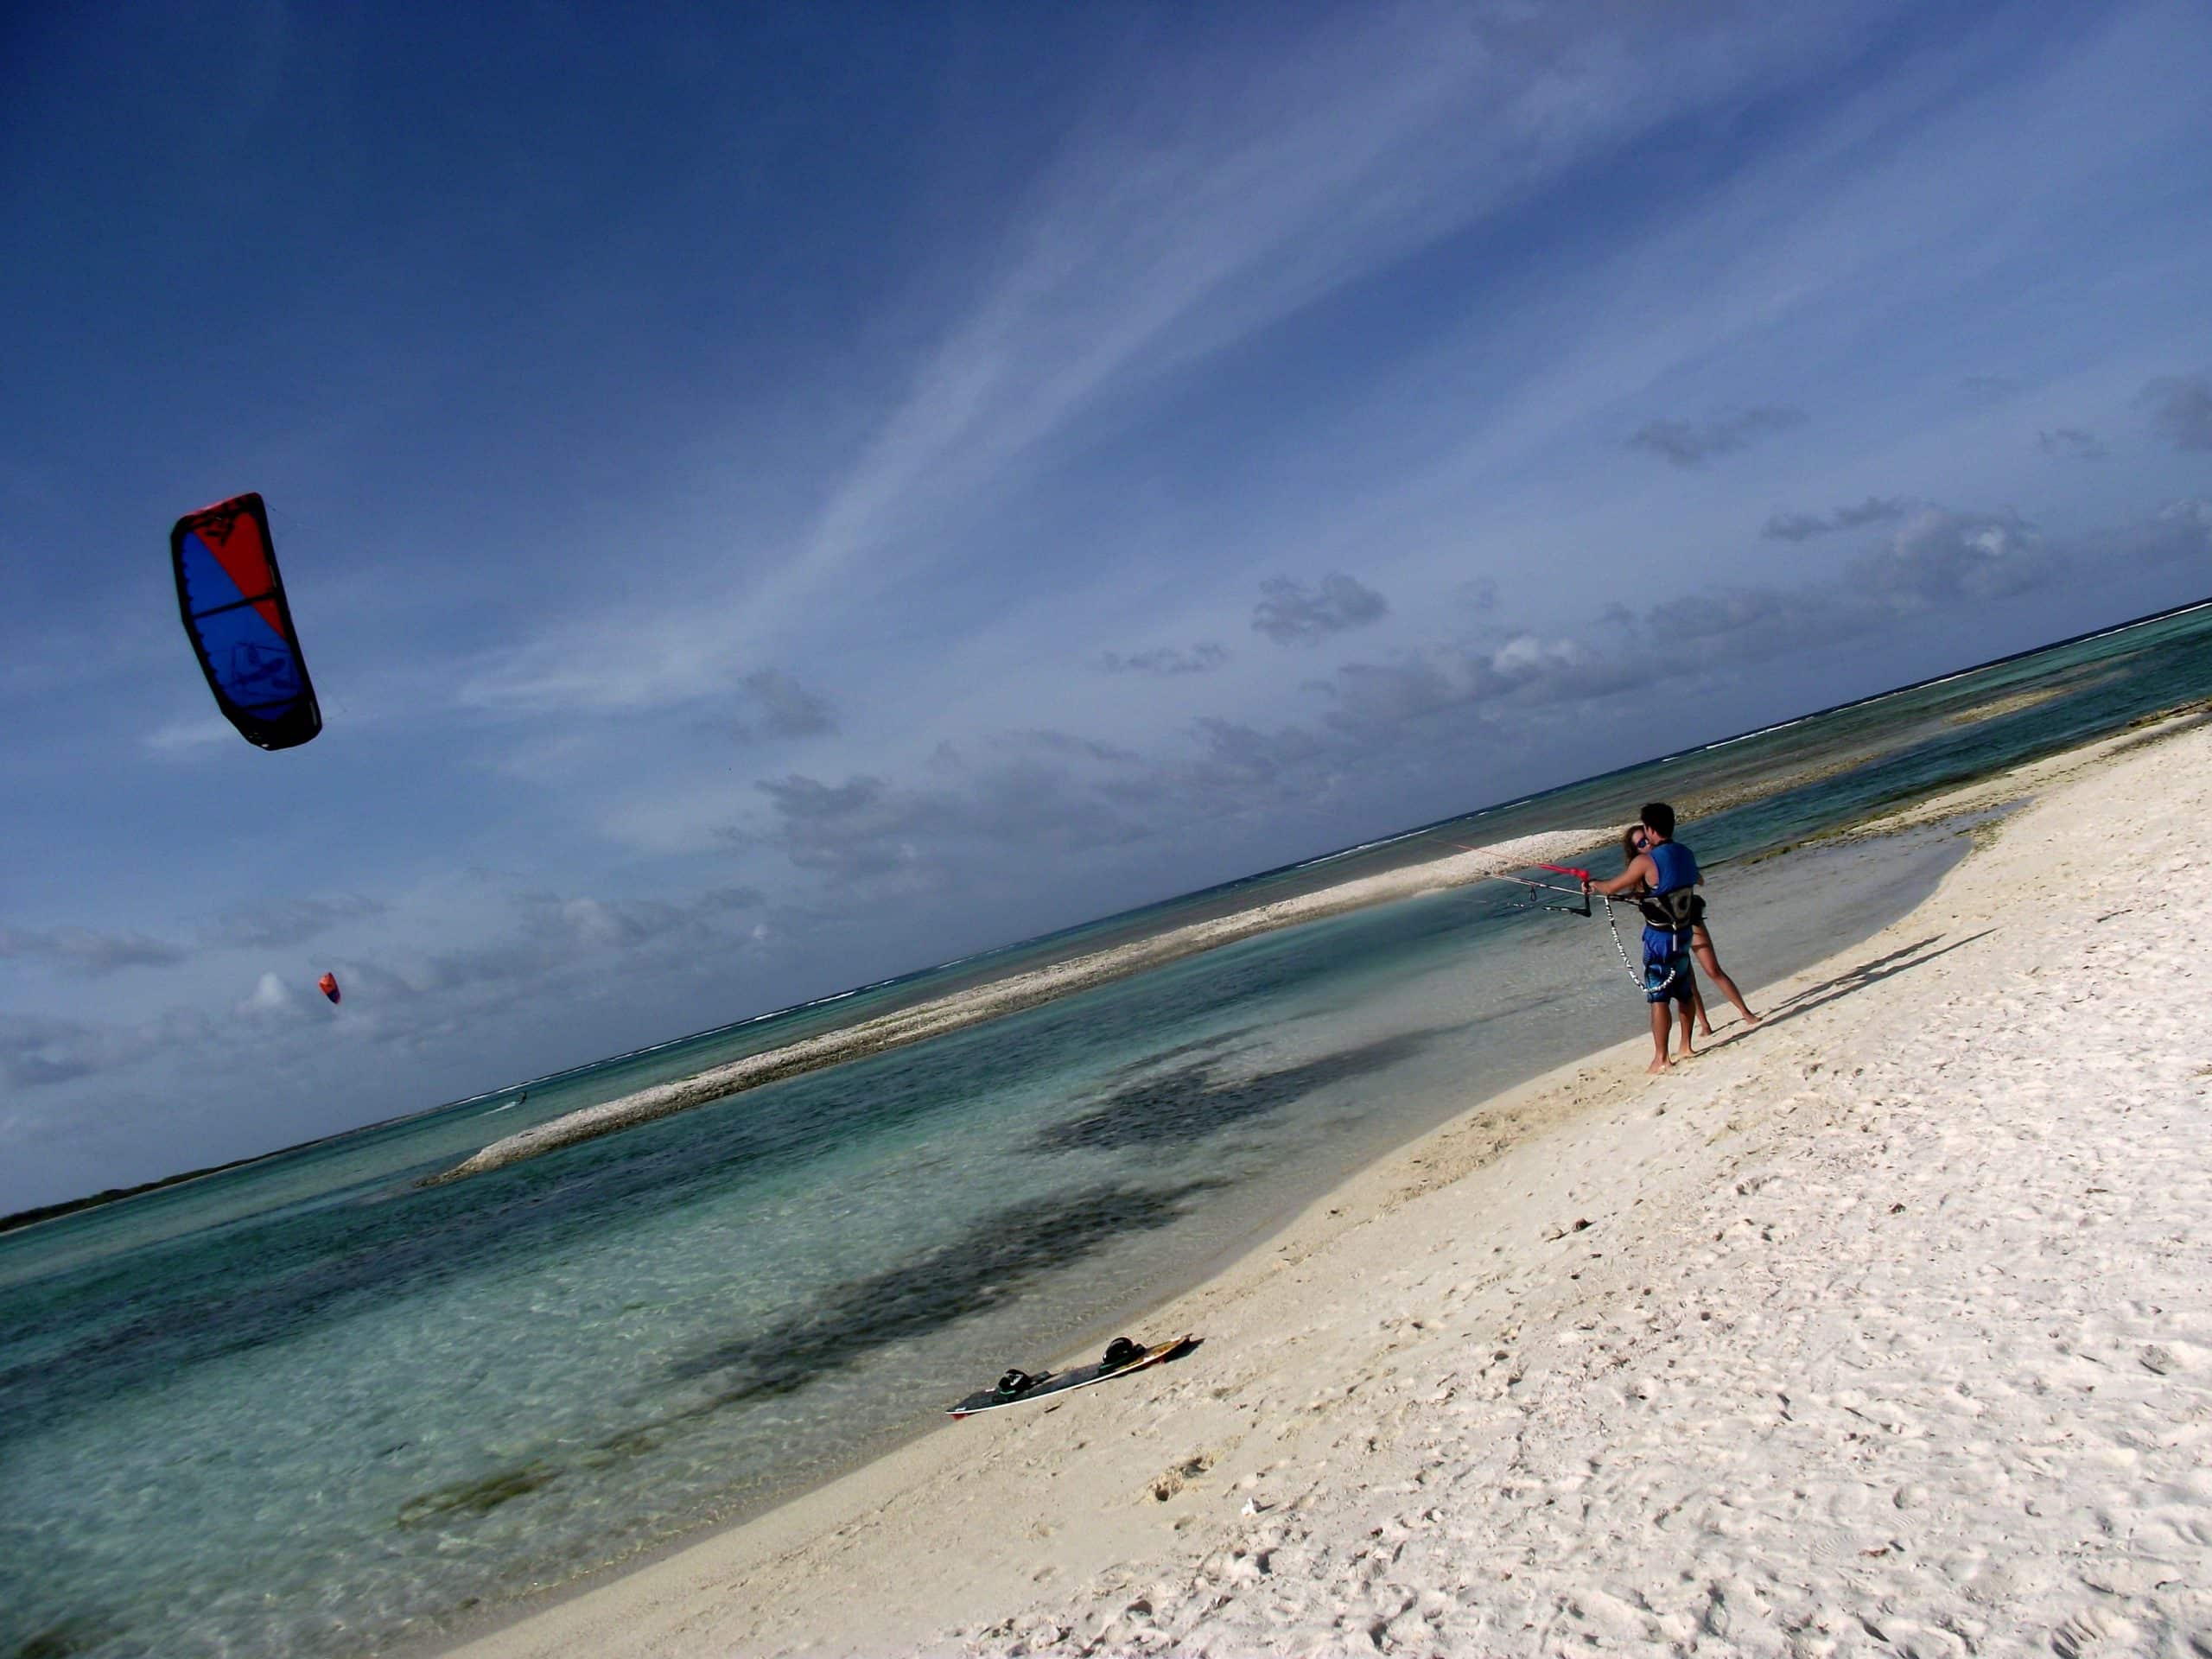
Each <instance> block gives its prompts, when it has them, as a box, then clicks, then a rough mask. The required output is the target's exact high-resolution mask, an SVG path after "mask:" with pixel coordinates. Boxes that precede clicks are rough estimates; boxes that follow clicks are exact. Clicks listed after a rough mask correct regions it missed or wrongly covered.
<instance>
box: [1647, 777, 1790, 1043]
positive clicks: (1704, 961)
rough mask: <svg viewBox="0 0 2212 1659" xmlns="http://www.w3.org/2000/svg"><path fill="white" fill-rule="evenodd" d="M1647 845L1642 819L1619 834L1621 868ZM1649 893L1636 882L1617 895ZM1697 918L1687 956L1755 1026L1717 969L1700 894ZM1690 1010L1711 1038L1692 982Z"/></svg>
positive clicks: (1754, 1019)
mask: <svg viewBox="0 0 2212 1659" xmlns="http://www.w3.org/2000/svg"><path fill="white" fill-rule="evenodd" d="M1650 844H1651V832H1650V830H1649V829H1647V828H1645V826H1644V825H1643V823H1642V821H1641V820H1639V821H1638V822H1637V823H1631V824H1630V825H1629V827H1628V828H1627V829H1624V830H1622V831H1621V863H1622V865H1623V866H1624V868H1625V867H1626V866H1629V865H1632V864H1634V863H1635V862H1636V858H1637V854H1638V853H1641V852H1643V851H1645V850H1647V849H1649V846H1650ZM1646 892H1649V887H1646V886H1645V885H1644V884H1643V883H1641V882H1639V883H1637V885H1635V886H1633V887H1627V888H1624V890H1623V891H1622V893H1621V895H1620V896H1621V897H1623V898H1627V899H1635V898H1637V897H1639V896H1640V895H1641V894H1643V893H1646ZM1696 916H1697V920H1696V921H1695V922H1694V924H1693V925H1692V926H1691V928H1690V954H1691V955H1692V956H1693V957H1696V958H1697V964H1698V966H1699V967H1700V968H1702V969H1705V971H1706V973H1707V975H1708V976H1710V977H1711V978H1712V980H1713V983H1714V984H1716V985H1718V986H1719V988H1720V991H1721V995H1724V996H1726V998H1727V999H1728V1000H1729V1001H1731V1002H1733V1003H1734V1004H1735V1005H1736V1009H1737V1012H1738V1013H1739V1014H1742V1015H1743V1016H1744V1023H1745V1025H1751V1026H1755V1025H1757V1024H1758V1022H1759V1017H1758V1015H1757V1014H1753V1013H1752V1012H1751V1004H1750V1003H1748V1002H1746V1001H1744V994H1743V993H1742V992H1741V991H1739V990H1738V989H1737V988H1736V982H1735V981H1734V980H1732V979H1731V978H1729V977H1728V976H1727V974H1726V971H1725V970H1724V969H1722V968H1721V966H1720V953H1719V951H1718V950H1714V949H1713V935H1712V933H1711V932H1710V931H1707V928H1706V925H1705V899H1704V897H1703V895H1701V894H1700V896H1699V898H1698V900H1697V909H1696ZM1690 1007H1692V1008H1694V1010H1695V1011H1696V1014H1697V1027H1698V1031H1697V1034H1698V1035H1699V1036H1700V1037H1710V1036H1712V1035H1713V1022H1712V1021H1711V1020H1708V1019H1707V1018H1706V1017H1705V998H1704V996H1703V995H1701V994H1700V992H1699V991H1698V989H1697V988H1696V986H1695V984H1694V983H1693V984H1692V986H1691V988H1690Z"/></svg>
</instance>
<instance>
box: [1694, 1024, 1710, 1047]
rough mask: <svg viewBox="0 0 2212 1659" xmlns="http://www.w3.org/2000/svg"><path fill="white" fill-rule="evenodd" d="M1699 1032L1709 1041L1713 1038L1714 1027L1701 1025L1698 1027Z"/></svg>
mask: <svg viewBox="0 0 2212 1659" xmlns="http://www.w3.org/2000/svg"><path fill="white" fill-rule="evenodd" d="M1697 1034H1698V1035H1699V1036H1700V1037H1702V1038H1704V1039H1705V1040H1706V1041H1707V1042H1708V1043H1709V1042H1711V1041H1712V1040H1713V1027H1711V1026H1700V1027H1698V1033H1697Z"/></svg>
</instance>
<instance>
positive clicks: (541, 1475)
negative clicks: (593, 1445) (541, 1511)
mask: <svg viewBox="0 0 2212 1659" xmlns="http://www.w3.org/2000/svg"><path fill="white" fill-rule="evenodd" d="M559 1478H561V1471H559V1470H557V1469H554V1468H550V1467H549V1466H548V1465H545V1464H543V1463H537V1462H531V1463H525V1464H522V1465H518V1466H517V1467H515V1468H512V1469H502V1470H499V1471H495V1472H494V1473H492V1474H488V1475H481V1476H479V1477H477V1478H475V1479H473V1480H457V1481H454V1482H453V1483H452V1484H450V1485H446V1486H441V1487H439V1488H438V1489H437V1490H436V1491H431V1492H425V1493H423V1496H422V1497H411V1498H410V1499H408V1500H407V1502H406V1503H403V1504H401V1505H400V1506H399V1516H398V1522H397V1524H398V1525H400V1526H403V1527H421V1526H428V1525H431V1524H433V1523H435V1522H443V1521H449V1520H455V1519H458V1518H460V1517H461V1516H486V1515H489V1514H491V1513H492V1511H493V1510H496V1509H498V1508H499V1505H501V1504H502V1503H511V1502H512V1501H513V1500H514V1499H516V1498H518V1497H524V1496H526V1495H528V1494H529V1493H531V1492H534V1491H537V1490H538V1489H539V1488H541V1487H544V1486H550V1485H551V1484H553V1483H554V1482H555V1481H556V1480H558V1479H559Z"/></svg>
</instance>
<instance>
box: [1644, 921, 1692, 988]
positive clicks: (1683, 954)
mask: <svg viewBox="0 0 2212 1659" xmlns="http://www.w3.org/2000/svg"><path fill="white" fill-rule="evenodd" d="M1696 986H1697V982H1696V980H1694V978H1692V977H1691V975H1690V931H1689V929H1688V928H1684V929H1682V931H1681V932H1679V933H1677V932H1675V931H1674V930H1673V929H1672V928H1665V927H1647V928H1645V929H1644V930H1643V1000H1644V1001H1647V1002H1687V1001H1689V1000H1690V997H1691V995H1692V994H1693V992H1694V990H1695V989H1696Z"/></svg>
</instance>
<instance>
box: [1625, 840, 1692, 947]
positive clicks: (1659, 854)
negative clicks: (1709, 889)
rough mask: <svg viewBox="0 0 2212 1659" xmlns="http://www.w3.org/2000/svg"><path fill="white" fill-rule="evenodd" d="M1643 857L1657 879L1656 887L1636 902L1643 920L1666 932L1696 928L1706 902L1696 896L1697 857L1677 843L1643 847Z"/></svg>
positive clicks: (1663, 842)
mask: <svg viewBox="0 0 2212 1659" xmlns="http://www.w3.org/2000/svg"><path fill="white" fill-rule="evenodd" d="M1643 854H1644V856H1645V857H1647V858H1649V860H1650V861H1651V868H1653V869H1654V870H1655V871H1656V872H1657V873H1658V876H1659V885H1658V886H1657V887H1654V888H1653V889H1652V890H1651V891H1650V893H1649V894H1647V895H1646V896H1645V897H1643V898H1642V899H1638V900H1637V909H1639V910H1641V911H1642V912H1643V919H1644V920H1645V921H1647V922H1649V923H1650V924H1651V925H1652V926H1653V927H1655V928H1664V929H1667V930H1668V931H1675V930H1677V929H1681V928H1688V927H1691V926H1694V925H1695V924H1696V922H1697V920H1698V918H1699V917H1700V916H1701V915H1702V914H1703V913H1704V911H1705V901H1704V900H1703V899H1700V898H1699V897H1698V895H1697V884H1698V882H1699V880H1700V879H1701V878H1700V876H1699V874H1698V868H1697V856H1696V855H1694V853H1692V852H1691V851H1690V849H1688V848H1687V847H1685V846H1683V845H1682V844H1681V842H1679V841H1662V842H1659V843H1658V844H1657V845H1656V846H1654V847H1647V848H1645V849H1643Z"/></svg>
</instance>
